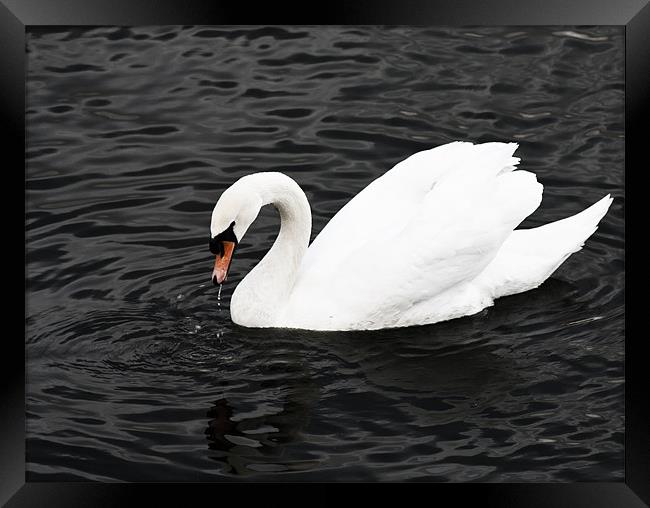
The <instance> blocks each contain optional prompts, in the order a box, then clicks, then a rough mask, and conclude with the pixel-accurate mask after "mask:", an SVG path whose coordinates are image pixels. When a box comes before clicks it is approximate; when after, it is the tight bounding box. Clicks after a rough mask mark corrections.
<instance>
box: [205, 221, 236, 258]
mask: <svg viewBox="0 0 650 508" xmlns="http://www.w3.org/2000/svg"><path fill="white" fill-rule="evenodd" d="M234 227H235V221H232V222H231V223H230V226H228V229H226V230H225V231H222V232H221V233H219V234H218V235H217V236H215V237H214V238H210V252H212V254H214V255H217V254H218V255H219V256H223V253H224V248H223V242H234V243H235V247H236V246H237V243H238V242H237V237H236V236H235V230H234V229H233V228H234Z"/></svg>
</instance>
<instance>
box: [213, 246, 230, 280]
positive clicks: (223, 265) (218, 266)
mask: <svg viewBox="0 0 650 508" xmlns="http://www.w3.org/2000/svg"><path fill="white" fill-rule="evenodd" d="M234 250H235V242H223V256H221V255H219V254H217V258H216V259H215V261H214V270H212V283H213V284H214V285H215V286H216V285H217V284H221V283H223V281H225V280H226V277H228V270H229V269H230V262H231V261H232V253H233V252H234Z"/></svg>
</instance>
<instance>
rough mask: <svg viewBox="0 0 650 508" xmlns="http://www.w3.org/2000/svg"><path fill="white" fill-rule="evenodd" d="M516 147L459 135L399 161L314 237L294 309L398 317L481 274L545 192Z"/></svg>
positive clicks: (303, 312)
mask: <svg viewBox="0 0 650 508" xmlns="http://www.w3.org/2000/svg"><path fill="white" fill-rule="evenodd" d="M516 148H517V145H516V144H515V143H508V144H505V143H485V144H481V145H473V144H471V143H464V142H456V143H450V144H447V145H443V146H440V147H437V148H434V149H432V150H427V151H424V152H419V153H417V154H415V155H413V156H411V157H409V158H408V159H406V160H404V161H402V162H401V163H399V164H397V165H396V166H395V167H394V168H393V169H392V170H390V171H389V172H387V173H386V174H385V175H383V176H382V177H380V178H378V179H377V180H375V181H374V182H372V183H371V184H370V185H369V186H368V187H366V188H365V189H364V190H363V191H362V192H360V193H359V194H358V195H357V196H356V197H355V198H354V199H352V200H351V201H350V202H349V203H348V204H347V205H346V206H345V207H343V208H342V209H341V210H340V211H339V213H338V214H337V215H336V216H335V217H334V218H333V219H332V220H331V221H330V223H329V224H328V225H327V226H326V227H325V228H324V229H323V231H322V232H321V233H320V234H319V235H318V237H317V238H316V240H314V242H313V244H312V245H311V246H310V248H309V250H308V254H307V256H306V258H305V262H304V263H303V265H302V268H301V272H300V274H299V277H298V280H297V282H296V286H295V288H294V291H293V298H292V301H291V302H290V305H289V308H288V312H289V313H290V314H292V315H293V316H296V317H297V316H300V315H306V316H309V319H310V320H311V321H312V322H313V320H314V317H315V316H316V315H321V316H322V319H323V320H324V321H326V320H327V319H328V318H329V316H337V317H336V319H337V321H341V320H342V319H343V320H345V319H348V320H350V322H353V321H355V322H357V323H358V322H359V320H360V319H361V320H365V321H367V322H368V323H371V322H375V323H376V322H378V320H381V321H386V320H391V319H393V320H397V319H398V318H399V315H400V314H401V313H403V312H405V311H406V310H408V309H409V308H411V307H413V306H414V305H417V304H418V303H420V302H423V301H426V300H428V299H431V298H433V297H434V296H435V295H438V294H440V293H442V292H444V291H445V290H446V289H448V288H450V287H452V286H454V285H457V284H461V283H463V282H464V281H467V280H471V279H473V278H474V277H476V276H477V275H478V274H480V273H481V271H483V270H484V269H485V268H486V266H487V265H488V264H489V263H490V262H491V261H492V259H494V257H495V255H496V254H497V252H498V250H499V248H500V247H501V245H502V244H503V242H504V241H505V240H506V238H507V237H508V236H509V235H510V234H511V232H512V230H513V229H514V228H515V227H516V226H517V225H518V224H519V223H520V222H521V221H522V220H523V219H524V218H525V217H527V216H528V215H529V214H530V213H532V212H533V211H534V210H535V209H536V208H537V207H538V206H539V204H540V201H541V194H542V186H541V185H540V184H539V183H537V180H536V178H535V175H534V174H532V173H528V172H526V171H521V170H518V171H515V168H516V165H517V163H518V162H519V159H517V158H516V157H513V156H512V154H513V153H514V150H515V149H516ZM316 288H318V290H319V291H320V292H319V294H318V295H315V294H314V293H313V291H315V290H316ZM324 288H326V291H327V294H326V295H323V294H322V291H323V289H324ZM315 301H318V302H320V305H319V308H313V305H311V306H310V302H315ZM324 302H325V303H324Z"/></svg>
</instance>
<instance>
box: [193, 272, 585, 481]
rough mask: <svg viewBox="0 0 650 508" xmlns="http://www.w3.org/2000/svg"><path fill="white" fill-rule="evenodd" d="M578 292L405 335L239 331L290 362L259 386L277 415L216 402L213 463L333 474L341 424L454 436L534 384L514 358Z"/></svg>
mask: <svg viewBox="0 0 650 508" xmlns="http://www.w3.org/2000/svg"><path fill="white" fill-rule="evenodd" d="M573 291H574V288H573V287H572V286H571V285H570V284H568V283H564V282H560V281H558V280H551V281H549V282H547V283H546V284H545V285H544V286H543V287H542V288H540V289H538V290H536V291H532V292H530V293H527V294H525V295H517V296H514V297H510V298H504V299H502V300H500V301H499V305H498V306H496V307H493V308H491V309H489V310H488V311H487V312H485V311H484V312H483V313H482V314H480V315H477V316H474V317H469V318H463V319H459V320H454V321H449V322H445V323H438V324H435V325H431V326H425V327H414V328H407V329H401V330H383V331H376V332H365V333H364V332H354V333H334V332H328V333H317V332H304V331H289V330H272V331H269V330H266V331H259V330H244V329H242V330H237V329H234V330H233V332H234V331H238V332H239V333H242V334H246V340H250V341H254V342H256V343H257V341H259V342H260V343H261V342H262V341H263V342H264V344H265V348H266V350H267V351H269V352H270V351H277V350H279V349H281V350H283V351H284V353H285V354H284V355H283V357H282V358H283V361H282V362H281V363H277V364H276V367H274V368H272V367H271V366H272V364H273V362H272V361H271V362H270V363H269V365H268V366H267V372H266V374H267V376H266V378H265V379H264V380H262V381H259V388H260V389H269V388H271V389H275V390H276V391H277V392H278V393H279V394H281V396H280V397H278V398H277V400H275V401H273V402H274V408H275V409H274V408H269V407H268V406H267V407H266V408H265V409H262V410H259V408H258V410H252V411H251V410H250V409H251V408H250V407H246V405H247V404H248V405H250V396H249V395H248V394H247V395H246V397H245V398H246V399H247V402H246V401H244V402H242V401H240V400H237V399H238V398H237V396H236V395H235V396H234V397H233V396H228V395H227V396H226V397H224V398H221V399H219V400H217V401H215V403H214V405H213V406H212V407H211V408H210V409H209V411H208V413H207V416H208V417H209V418H210V420H209V422H208V426H207V429H206V431H205V433H206V435H207V439H208V443H209V448H210V450H211V455H210V456H211V458H213V459H214V460H217V461H220V462H222V463H223V464H225V465H226V470H227V472H229V473H231V474H251V473H258V474H259V473H264V472H269V473H270V472H273V473H276V472H283V471H306V470H310V469H314V468H322V467H324V466H325V465H326V464H325V463H326V462H328V460H329V459H328V453H327V450H328V448H327V445H323V444H322V443H323V440H324V441H328V440H329V441H328V442H331V443H335V441H336V439H337V438H339V437H341V438H344V437H345V436H344V433H345V432H346V431H347V429H346V427H345V425H346V423H343V422H342V421H341V420H345V421H349V420H350V419H352V420H354V423H355V424H356V425H358V426H359V428H364V426H365V427H366V428H370V427H374V426H376V422H379V421H381V422H382V423H381V425H383V426H384V428H382V434H383V435H384V436H397V437H401V438H403V439H404V440H408V439H409V438H410V437H412V436H409V433H411V434H412V433H418V434H419V435H420V436H421V435H422V433H423V432H425V433H426V432H429V431H430V432H432V433H435V429H436V428H438V429H439V428H441V426H444V425H447V424H448V427H449V426H451V427H450V429H451V430H449V432H452V433H453V432H454V430H453V428H454V427H453V426H454V425H455V423H454V422H464V421H465V420H466V419H467V418H468V416H471V417H475V418H478V416H477V415H480V412H481V411H483V410H491V408H495V407H501V406H503V405H504V404H505V403H506V402H505V400H504V399H505V398H506V397H508V393H509V392H510V391H511V390H512V389H513V387H516V386H518V385H520V384H523V383H524V382H526V379H527V376H530V375H531V374H530V373H527V371H529V370H530V369H529V367H530V364H529V363H528V362H530V360H525V359H526V357H527V356H528V353H526V354H522V355H517V354H509V353H510V352H512V351H513V350H516V348H518V347H521V343H522V340H523V339H526V329H527V325H529V321H527V320H528V319H531V316H533V318H534V316H535V314H536V313H538V312H539V310H540V309H544V310H545V311H546V310H547V309H548V307H549V306H554V307H555V309H554V312H558V315H561V310H562V309H563V308H565V307H566V305H567V303H568V301H567V298H568V297H569V296H570V294H571V293H572V292H573ZM558 326H560V325H558ZM225 340H228V338H227V337H226V338H225ZM522 358H524V360H522ZM283 374H287V375H283ZM355 401H364V403H365V404H371V403H372V401H376V403H377V406H374V407H362V406H358V405H355V404H356V402H355ZM258 402H259V401H258ZM508 404H511V402H508ZM316 413H317V416H315V414H316ZM330 420H331V423H330ZM465 423H466V421H465ZM323 428H326V429H327V431H324V430H323ZM464 428H466V427H464ZM332 429H335V430H336V432H338V433H339V435H332V434H333V432H332ZM456 432H459V431H456ZM334 434H335V433H334ZM425 437H426V436H425ZM431 437H432V438H433V439H435V437H436V436H435V435H431ZM447 437H448V436H447ZM316 442H318V443H319V444H314V443H316Z"/></svg>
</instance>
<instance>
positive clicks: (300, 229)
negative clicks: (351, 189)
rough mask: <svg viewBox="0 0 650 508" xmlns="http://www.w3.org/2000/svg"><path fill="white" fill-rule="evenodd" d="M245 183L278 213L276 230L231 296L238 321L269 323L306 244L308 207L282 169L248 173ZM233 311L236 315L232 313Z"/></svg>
mask: <svg viewBox="0 0 650 508" xmlns="http://www.w3.org/2000/svg"><path fill="white" fill-rule="evenodd" d="M253 176H254V177H255V178H251V179H250V181H249V185H251V190H252V191H253V192H254V193H255V194H256V195H257V196H258V197H259V199H260V207H261V206H264V205H267V204H272V205H273V206H275V208H276V209H277V210H278V212H279V214H280V232H279V234H278V236H277V238H276V240H275V242H274V243H273V246H272V247H271V249H270V250H269V251H268V252H267V254H266V255H265V256H264V257H263V258H262V260H261V261H260V262H259V263H258V264H257V265H256V266H255V267H254V268H253V269H252V270H251V271H250V273H249V274H248V275H247V276H246V277H245V278H244V280H242V282H241V283H240V284H239V285H238V286H237V288H236V289H235V292H234V293H233V297H232V300H231V306H230V309H231V313H232V314H233V319H234V320H235V321H236V322H238V323H240V324H244V325H246V324H250V325H255V326H262V325H266V326H273V321H274V320H275V319H276V317H277V315H278V312H280V311H281V309H282V307H283V306H284V304H285V303H286V302H287V300H288V298H289V296H290V294H291V290H292V289H293V286H294V283H295V281H296V277H297V276H298V269H299V268H300V264H301V262H302V259H303V257H304V255H305V253H306V252H307V248H308V246H309V237H310V235H311V210H310V208H309V201H308V200H307V196H305V193H304V192H303V191H302V189H301V188H300V186H299V185H298V184H297V183H296V182H295V181H294V180H292V179H291V178H289V177H288V176H286V175H283V174H282V173H258V174H256V175H251V177H253ZM235 314H236V315H235Z"/></svg>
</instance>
